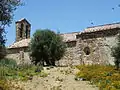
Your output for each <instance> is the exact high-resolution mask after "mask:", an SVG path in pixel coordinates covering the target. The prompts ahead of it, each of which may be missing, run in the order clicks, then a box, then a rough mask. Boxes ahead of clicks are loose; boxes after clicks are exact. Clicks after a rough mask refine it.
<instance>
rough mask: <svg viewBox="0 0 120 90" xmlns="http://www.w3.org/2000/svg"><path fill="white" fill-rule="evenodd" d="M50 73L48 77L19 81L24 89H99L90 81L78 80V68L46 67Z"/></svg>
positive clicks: (35, 77) (46, 70)
mask: <svg viewBox="0 0 120 90" xmlns="http://www.w3.org/2000/svg"><path fill="white" fill-rule="evenodd" d="M44 70H45V72H46V73H48V76H47V77H38V76H34V77H33V79H32V80H29V81H27V82H19V83H18V84H19V86H20V87H22V88H23V89H22V90H98V88H97V87H95V86H92V85H90V84H89V82H88V81H80V80H79V81H76V80H75V75H74V74H75V73H76V72H77V69H75V68H70V67H54V68H49V67H45V68H44Z"/></svg>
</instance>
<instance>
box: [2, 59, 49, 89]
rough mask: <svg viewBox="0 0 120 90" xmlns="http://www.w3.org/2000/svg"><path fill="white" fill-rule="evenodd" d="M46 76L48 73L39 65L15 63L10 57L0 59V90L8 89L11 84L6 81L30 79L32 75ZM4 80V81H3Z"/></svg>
mask: <svg viewBox="0 0 120 90" xmlns="http://www.w3.org/2000/svg"><path fill="white" fill-rule="evenodd" d="M35 75H37V76H39V77H46V76H47V75H48V74H47V73H45V72H44V71H43V68H42V67H41V66H35V65H28V64H23V65H17V64H16V62H15V61H14V60H12V59H2V60H0V90H2V89H1V88H3V90H9V89H8V88H10V87H11V86H10V85H9V84H7V81H12V80H20V81H27V80H32V78H33V76H35ZM4 82H6V83H4Z"/></svg>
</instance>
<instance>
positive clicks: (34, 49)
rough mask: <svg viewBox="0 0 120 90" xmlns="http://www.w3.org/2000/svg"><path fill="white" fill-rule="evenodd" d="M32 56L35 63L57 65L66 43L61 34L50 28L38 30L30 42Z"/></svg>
mask: <svg viewBox="0 0 120 90" xmlns="http://www.w3.org/2000/svg"><path fill="white" fill-rule="evenodd" d="M30 52H31V53H30V56H31V57H32V62H33V63H34V64H38V63H40V64H42V65H44V62H46V64H47V65H55V61H56V60H59V59H60V58H61V57H62V56H63V55H64V52H65V43H64V42H63V40H62V37H61V36H60V35H59V34H56V33H55V32H53V31H50V30H49V29H45V30H37V31H36V32H35V33H34V35H33V38H32V39H31V43H30Z"/></svg>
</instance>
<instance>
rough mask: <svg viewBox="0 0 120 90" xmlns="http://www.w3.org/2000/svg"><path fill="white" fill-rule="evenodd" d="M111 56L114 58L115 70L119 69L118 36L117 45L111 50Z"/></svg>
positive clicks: (119, 43) (119, 50)
mask: <svg viewBox="0 0 120 90" xmlns="http://www.w3.org/2000/svg"><path fill="white" fill-rule="evenodd" d="M112 56H113V57H114V58H115V61H114V62H115V65H116V67H117V69H119V67H120V35H118V43H117V46H116V47H113V48H112Z"/></svg>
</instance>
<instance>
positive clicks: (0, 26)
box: [0, 0, 21, 59]
mask: <svg viewBox="0 0 120 90" xmlns="http://www.w3.org/2000/svg"><path fill="white" fill-rule="evenodd" d="M19 5H21V1H20V0H0V59H2V58H3V57H4V56H5V41H6V39H5V26H9V25H10V24H11V21H12V19H13V11H15V10H16V8H17V6H19Z"/></svg>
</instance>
